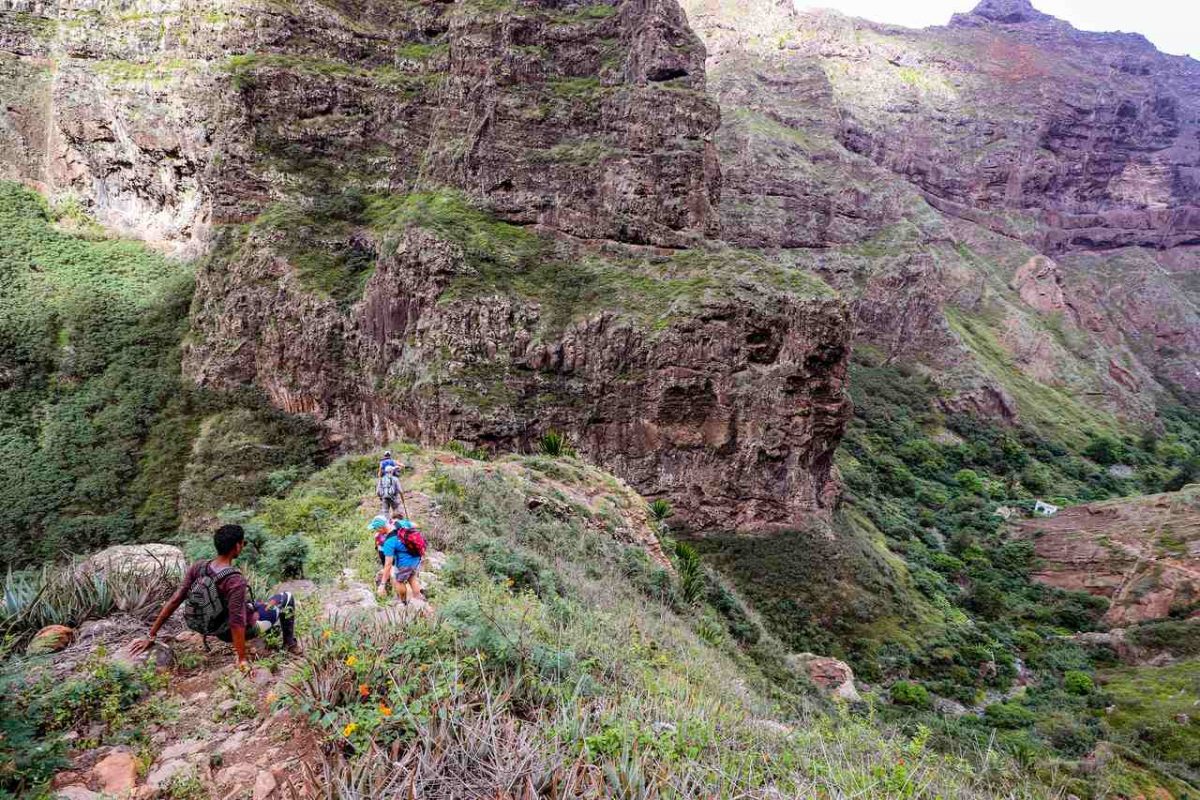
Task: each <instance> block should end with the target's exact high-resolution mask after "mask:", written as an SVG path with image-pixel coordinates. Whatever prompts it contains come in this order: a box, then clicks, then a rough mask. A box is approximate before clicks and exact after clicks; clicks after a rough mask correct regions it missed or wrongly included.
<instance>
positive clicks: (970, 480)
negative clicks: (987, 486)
mask: <svg viewBox="0 0 1200 800" xmlns="http://www.w3.org/2000/svg"><path fill="white" fill-rule="evenodd" d="M954 482H955V483H957V484H958V486H959V488H960V489H962V490H963V491H964V492H970V493H971V494H980V493H981V492H982V491H983V478H980V477H979V473H977V472H976V471H975V470H973V469H960V470H959V471H958V472H956V473H954Z"/></svg>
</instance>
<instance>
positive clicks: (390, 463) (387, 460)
mask: <svg viewBox="0 0 1200 800" xmlns="http://www.w3.org/2000/svg"><path fill="white" fill-rule="evenodd" d="M388 467H392V468H394V469H399V468H400V465H399V464H397V463H396V459H394V458H392V451H391V450H384V451H383V460H382V461H380V462H379V472H378V473H377V474H376V475H375V477H376V478H382V477H383V473H384V472H385V471H386V470H387V468H388Z"/></svg>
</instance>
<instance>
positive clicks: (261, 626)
mask: <svg viewBox="0 0 1200 800" xmlns="http://www.w3.org/2000/svg"><path fill="white" fill-rule="evenodd" d="M270 599H271V600H274V601H275V604H274V605H272V606H270V607H268V606H267V604H266V603H260V602H257V601H256V602H253V603H247V604H246V641H250V640H251V639H256V638H258V637H259V636H262V635H263V634H265V633H266V632H267V631H269V630H271V629H272V628H278V627H282V628H283V633H284V634H285V638H290V637H291V630H290V628H291V627H292V626H293V625H294V624H295V620H294V614H295V611H296V600H295V598H294V597H292V593H291V592H283V593H282V594H276V595H272V596H271V598H270ZM285 620H286V622H288V623H289V624H288V625H287V626H284V625H283V623H284V622H285ZM217 638H218V639H220V640H222V641H225V642H231V641H233V634H232V633H230V632H229V631H225V632H223V633H221V634H218V636H217Z"/></svg>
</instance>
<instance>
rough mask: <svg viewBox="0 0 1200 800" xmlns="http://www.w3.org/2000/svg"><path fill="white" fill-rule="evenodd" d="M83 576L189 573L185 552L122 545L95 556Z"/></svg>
mask: <svg viewBox="0 0 1200 800" xmlns="http://www.w3.org/2000/svg"><path fill="white" fill-rule="evenodd" d="M80 569H81V570H82V571H83V572H91V573H107V572H113V571H118V570H119V571H122V572H134V573H138V574H143V575H153V574H156V573H163V572H167V573H173V574H176V575H182V574H183V573H184V572H186V571H187V559H186V558H185V557H184V555H183V551H182V550H180V549H179V548H178V547H176V546H174V545H171V544H119V545H116V546H114V547H108V548H105V549H104V550H101V551H100V552H98V553H95V554H93V555H92V556H91V557H89V558H88V559H87V560H86V561H84V562H83V564H82V566H81V567H80Z"/></svg>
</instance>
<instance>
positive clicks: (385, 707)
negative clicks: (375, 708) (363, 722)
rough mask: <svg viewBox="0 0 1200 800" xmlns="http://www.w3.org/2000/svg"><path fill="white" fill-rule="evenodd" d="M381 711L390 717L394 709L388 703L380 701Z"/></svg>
mask: <svg viewBox="0 0 1200 800" xmlns="http://www.w3.org/2000/svg"><path fill="white" fill-rule="evenodd" d="M379 713H380V714H383V715H384V716H385V717H390V716H391V715H392V710H391V709H390V708H388V704H387V703H380V704H379Z"/></svg>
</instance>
